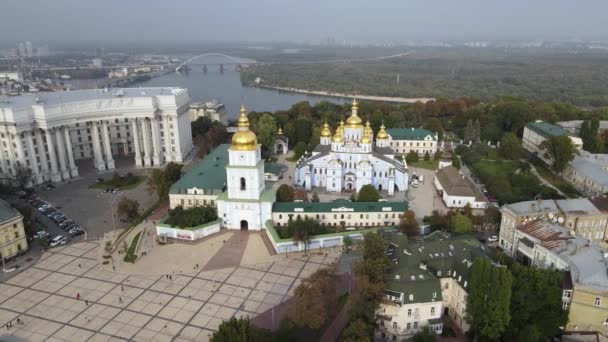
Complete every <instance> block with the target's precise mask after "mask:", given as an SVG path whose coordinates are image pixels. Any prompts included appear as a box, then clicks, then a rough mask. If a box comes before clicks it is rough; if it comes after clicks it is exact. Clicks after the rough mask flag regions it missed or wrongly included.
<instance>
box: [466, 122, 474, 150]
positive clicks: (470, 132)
mask: <svg viewBox="0 0 608 342" xmlns="http://www.w3.org/2000/svg"><path fill="white" fill-rule="evenodd" d="M469 142H475V128H474V127H473V122H472V121H471V119H469V121H467V126H466V127H465V129H464V143H465V144H468V143H469Z"/></svg>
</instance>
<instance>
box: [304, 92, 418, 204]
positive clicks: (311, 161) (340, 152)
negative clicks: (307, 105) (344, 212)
mask: <svg viewBox="0 0 608 342" xmlns="http://www.w3.org/2000/svg"><path fill="white" fill-rule="evenodd" d="M358 108H359V106H358V104H357V101H353V105H352V109H351V115H350V116H349V117H348V118H347V119H346V124H345V123H344V121H341V122H340V125H339V126H338V127H337V128H336V131H335V133H334V135H333V136H332V135H331V129H330V127H329V125H328V124H327V123H325V124H324V125H323V127H321V132H320V144H319V145H318V146H317V147H315V149H314V150H313V151H312V152H311V153H305V154H304V155H303V156H302V158H300V160H299V161H298V162H297V164H296V171H295V185H296V186H301V187H303V188H305V189H306V190H307V191H312V190H313V189H314V188H320V189H322V190H323V191H328V192H342V191H359V190H361V187H363V186H364V185H368V184H371V185H372V186H374V188H376V189H378V190H379V191H386V192H387V193H388V195H389V196H392V195H393V194H394V193H395V191H405V190H407V185H408V171H407V163H406V162H405V159H403V160H402V159H399V158H395V152H394V151H393V150H392V149H391V148H390V147H388V138H389V137H388V134H387V133H386V131H385V127H384V125H382V126H381V127H380V131H378V134H377V136H376V144H375V145H374V132H373V130H372V128H371V125H370V123H369V121H368V122H367V123H366V124H365V125H364V124H363V120H361V118H360V117H359V115H358Z"/></svg>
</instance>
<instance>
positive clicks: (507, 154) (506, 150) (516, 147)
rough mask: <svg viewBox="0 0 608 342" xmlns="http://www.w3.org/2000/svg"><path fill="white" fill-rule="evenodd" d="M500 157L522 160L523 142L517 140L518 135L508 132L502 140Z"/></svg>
mask: <svg viewBox="0 0 608 342" xmlns="http://www.w3.org/2000/svg"><path fill="white" fill-rule="evenodd" d="M499 152H500V155H501V156H503V158H506V159H512V160H517V159H519V158H521V156H522V154H523V148H522V146H521V141H519V139H518V138H517V135H515V133H512V132H507V133H505V134H503V136H502V138H501V139H500V148H499Z"/></svg>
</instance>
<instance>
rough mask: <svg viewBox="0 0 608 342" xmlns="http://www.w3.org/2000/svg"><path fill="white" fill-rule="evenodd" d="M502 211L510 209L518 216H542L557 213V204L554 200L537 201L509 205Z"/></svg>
mask: <svg viewBox="0 0 608 342" xmlns="http://www.w3.org/2000/svg"><path fill="white" fill-rule="evenodd" d="M502 209H503V210H504V209H508V210H510V211H512V212H513V213H515V214H516V215H532V214H540V213H545V212H557V211H559V209H558V208H557V204H556V203H555V201H554V200H537V201H524V202H517V203H511V204H507V205H505V206H503V207H502Z"/></svg>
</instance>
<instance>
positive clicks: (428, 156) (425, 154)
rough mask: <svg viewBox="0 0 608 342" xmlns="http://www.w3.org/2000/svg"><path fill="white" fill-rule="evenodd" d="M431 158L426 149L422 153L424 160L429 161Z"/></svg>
mask: <svg viewBox="0 0 608 342" xmlns="http://www.w3.org/2000/svg"><path fill="white" fill-rule="evenodd" d="M429 160H431V155H430V153H429V152H428V151H427V152H425V153H424V161H429Z"/></svg>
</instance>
